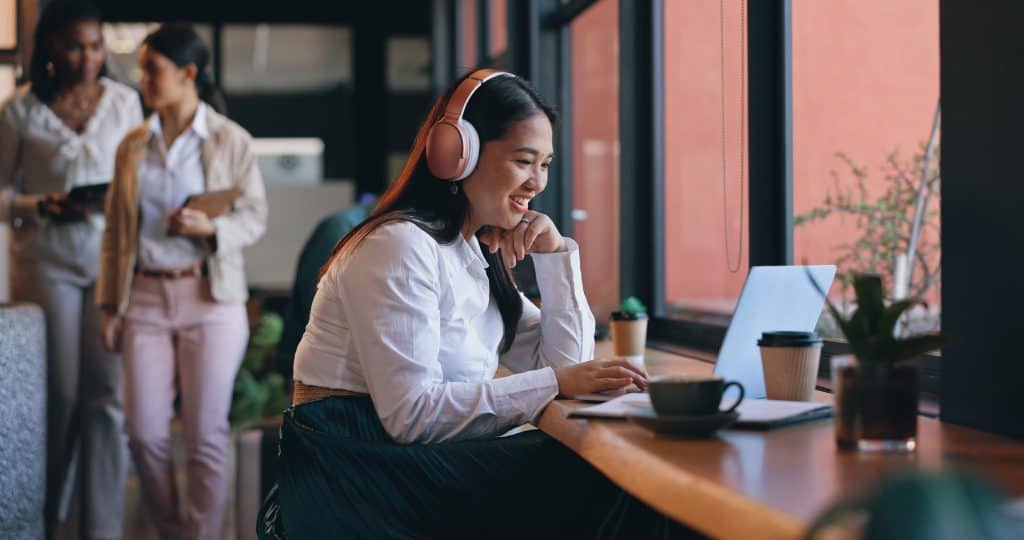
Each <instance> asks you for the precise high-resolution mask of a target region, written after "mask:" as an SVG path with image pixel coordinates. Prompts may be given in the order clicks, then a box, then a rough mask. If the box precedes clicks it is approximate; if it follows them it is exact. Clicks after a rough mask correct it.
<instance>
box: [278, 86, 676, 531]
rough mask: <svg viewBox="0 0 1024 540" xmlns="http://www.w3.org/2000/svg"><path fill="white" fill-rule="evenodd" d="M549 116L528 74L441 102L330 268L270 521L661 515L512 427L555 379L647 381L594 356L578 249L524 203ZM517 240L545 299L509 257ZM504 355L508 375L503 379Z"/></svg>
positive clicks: (479, 527) (309, 338)
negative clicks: (517, 275)
mask: <svg viewBox="0 0 1024 540" xmlns="http://www.w3.org/2000/svg"><path fill="white" fill-rule="evenodd" d="M556 120H557V117H556V114H555V112H554V110H553V109H552V108H551V107H550V106H549V105H548V104H547V103H546V102H545V101H544V99H543V98H542V97H541V96H540V95H539V94H538V93H537V91H536V90H535V89H534V88H533V87H532V86H531V85H530V84H529V83H527V82H526V81H524V80H523V79H521V78H518V77H515V76H514V75H511V74H508V73H502V72H492V71H489V70H481V71H477V72H474V73H472V74H470V75H469V76H467V77H466V78H464V79H462V80H461V81H460V82H459V83H458V84H457V85H456V86H455V87H454V88H452V89H451V90H449V92H447V93H446V95H445V96H444V97H442V98H441V99H439V100H438V101H437V103H436V104H435V105H434V107H433V110H432V111H431V112H430V116H429V117H428V118H427V120H426V121H425V122H424V123H423V125H422V126H421V128H420V130H419V133H418V134H417V136H416V140H415V142H414V144H413V148H412V151H411V153H410V155H409V158H408V161H407V162H406V165H405V168H404V170H403V171H402V173H401V176H400V177H399V178H398V179H397V181H396V182H395V183H394V184H393V185H392V187H391V188H390V189H388V191H387V192H386V193H385V194H384V195H383V196H382V197H381V199H380V202H379V203H378V205H377V207H376V209H375V210H374V212H373V213H372V214H371V216H370V217H369V218H368V219H367V220H366V221H364V222H363V223H361V224H360V225H359V226H357V227H356V228H355V229H353V230H352V231H351V232H350V233H349V234H348V235H347V236H345V237H344V238H343V239H342V240H341V242H340V243H339V244H338V246H337V247H336V248H335V252H334V255H333V256H332V258H331V260H330V261H329V262H328V263H327V264H326V265H325V266H324V269H323V271H322V273H321V277H320V281H319V286H318V290H317V294H316V297H315V299H314V301H313V307H312V312H311V315H310V320H309V324H308V325H307V327H306V332H305V335H304V336H303V338H302V341H301V342H300V344H299V347H298V349H297V351H296V353H295V371H294V373H295V390H294V396H293V404H294V407H293V408H291V409H289V410H288V411H287V412H286V414H285V418H284V424H283V427H282V429H281V437H282V438H281V446H280V452H281V455H280V471H279V472H280V476H279V483H278V486H277V487H276V488H275V491H274V492H272V494H271V496H270V497H268V500H267V502H266V504H265V506H264V511H263V515H262V518H261V525H260V527H259V529H260V532H261V536H262V537H263V538H285V537H287V538H331V537H339V538H340V537H345V538H391V537H402V538H412V537H415V538H422V537H426V538H453V537H454V538H463V537H472V538H493V537H503V538H527V537H529V538H537V537H559V538H564V537H592V536H594V535H598V534H604V535H613V536H614V535H617V534H620V533H621V534H629V535H630V537H636V536H637V535H640V536H643V535H645V534H647V532H649V531H653V530H654V529H653V528H657V527H661V526H663V525H664V523H663V522H662V521H661V520H659V519H657V515H656V514H654V513H653V511H650V510H649V509H647V508H646V507H643V506H642V505H641V504H640V503H638V502H637V501H636V500H635V499H632V498H631V497H629V496H627V495H625V494H624V493H623V492H621V491H619V490H618V489H617V488H615V487H614V486H612V485H611V484H610V483H609V482H608V481H607V480H606V479H605V478H604V477H603V476H602V475H601V474H600V473H598V472H597V471H596V470H594V469H592V468H591V467H590V466H589V465H588V464H586V463H585V462H583V461H582V460H581V459H580V458H579V457H578V456H576V455H575V454H573V453H572V452H571V451H569V450H568V449H566V448H565V447H563V446H561V445H560V444H559V443H558V442H556V441H555V440H553V439H551V438H550V437H548V436H547V435H545V434H544V433H542V432H540V431H536V430H534V431H527V432H522V433H518V434H514V435H511V434H509V433H508V432H509V431H510V430H513V429H514V428H517V427H518V426H521V425H523V424H526V423H529V422H536V421H537V420H538V418H539V416H540V414H541V412H542V411H543V410H544V408H545V406H546V405H547V404H548V403H549V402H550V401H551V400H552V399H554V398H555V397H556V396H558V395H562V396H573V395H578V394H583V393H588V392H594V391H600V390H608V389H616V388H622V387H625V386H627V385H629V384H636V385H637V386H639V387H641V388H644V387H645V386H646V384H647V375H646V373H645V372H644V371H643V370H642V369H641V368H637V367H634V366H633V365H631V364H630V363H628V362H626V361H624V360H592V359H591V358H592V356H593V352H594V339H593V335H594V319H593V316H592V315H591V313H590V310H589V307H588V305H587V299H586V297H585V296H584V294H583V284H582V278H581V276H580V260H579V248H578V246H577V245H576V243H575V242H573V241H572V240H571V239H568V238H565V237H563V236H562V235H561V234H559V232H558V230H557V229H556V228H555V225H554V223H552V221H551V219H549V218H548V216H546V215H544V214H541V213H539V212H535V211H533V210H530V208H529V203H530V200H531V199H533V198H534V197H536V196H537V195H538V194H540V193H541V192H542V191H543V190H544V188H545V187H546V186H547V176H548V167H549V165H550V163H551V160H552V159H553V127H554V125H555V123H556ZM527 254H530V255H531V256H532V257H533V260H534V265H535V268H536V274H537V281H538V285H539V287H540V291H541V295H542V298H543V301H542V305H541V307H540V309H538V308H536V307H535V306H534V305H533V304H531V303H530V302H529V301H527V300H526V299H525V297H524V296H523V295H522V294H521V293H520V292H519V291H518V290H517V287H516V285H515V283H514V282H513V281H512V278H511V276H510V272H509V268H510V267H513V266H515V265H516V262H517V261H521V260H522V259H523V258H524V257H525V256H526V255H527ZM499 364H502V365H504V366H506V367H507V368H509V369H510V370H511V371H512V372H513V374H512V375H510V376H507V377H502V378H497V379H495V378H494V375H495V371H496V369H497V368H498V365H499ZM503 434H504V435H506V436H504V437H503ZM627 509H628V510H630V511H629V512H626V510H627ZM637 518H639V519H637ZM652 527H653V528H652Z"/></svg>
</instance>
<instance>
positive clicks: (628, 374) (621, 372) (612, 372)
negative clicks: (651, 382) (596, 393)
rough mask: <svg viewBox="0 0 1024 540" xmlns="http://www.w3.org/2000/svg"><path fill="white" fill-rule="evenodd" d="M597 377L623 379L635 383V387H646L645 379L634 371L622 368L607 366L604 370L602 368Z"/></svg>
mask: <svg viewBox="0 0 1024 540" xmlns="http://www.w3.org/2000/svg"><path fill="white" fill-rule="evenodd" d="M597 377H598V378H616V379H621V378H625V379H629V380H630V381H632V382H634V383H636V385H637V386H639V387H641V388H642V387H644V386H646V385H647V377H644V376H643V375H641V374H639V373H637V372H635V371H632V370H629V369H626V368H624V367H622V366H609V367H606V368H602V369H601V370H599V371H598V372H597Z"/></svg>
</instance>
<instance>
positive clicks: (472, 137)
mask: <svg viewBox="0 0 1024 540" xmlns="http://www.w3.org/2000/svg"><path fill="white" fill-rule="evenodd" d="M459 129H460V130H462V134H463V140H464V141H466V166H465V168H463V169H462V174H460V175H459V176H458V177H456V178H455V180H456V181H458V180H465V179H466V177H467V176H469V175H470V174H473V171H474V170H476V164H477V161H479V159H480V134H479V133H477V132H476V128H475V127H473V124H471V123H469V120H466V119H465V118H462V119H459Z"/></svg>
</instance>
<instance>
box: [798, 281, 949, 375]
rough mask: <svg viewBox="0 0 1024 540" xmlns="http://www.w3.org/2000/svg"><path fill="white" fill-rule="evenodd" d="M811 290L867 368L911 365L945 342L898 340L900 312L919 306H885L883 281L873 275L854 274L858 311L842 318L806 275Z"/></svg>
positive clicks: (911, 302)
mask: <svg viewBox="0 0 1024 540" xmlns="http://www.w3.org/2000/svg"><path fill="white" fill-rule="evenodd" d="M808 278H809V279H810V280H811V283H812V284H813V285H814V287H815V288H816V289H817V290H818V292H819V293H821V295H822V296H824V297H825V302H826V303H827V304H828V309H829V311H830V312H831V313H832V317H833V318H834V319H835V321H836V324H837V325H838V326H839V329H840V330H841V331H842V333H843V336H844V337H845V338H846V341H847V342H849V344H850V349H851V350H852V351H853V355H854V356H856V357H857V359H858V360H859V361H860V362H861V363H862V364H863V365H865V366H867V367H891V366H892V365H894V364H896V363H899V362H912V361H915V360H917V359H918V358H919V357H920V356H921V355H923V354H924V353H927V352H929V351H933V350H935V349H938V348H940V347H942V346H943V345H945V344H946V343H947V342H948V340H947V339H946V338H945V336H942V335H940V334H925V335H918V336H911V337H905V338H901V337H897V336H896V325H897V324H898V323H899V320H900V317H901V316H903V313H904V312H905V311H907V310H908V309H910V308H911V307H913V306H915V305H917V304H919V303H921V301H920V300H919V299H916V298H908V299H903V300H897V301H895V302H892V303H890V304H889V305H885V290H884V287H883V286H882V278H881V277H879V276H877V275H874V274H857V275H855V276H854V278H853V290H854V292H855V293H856V296H857V309H856V310H855V311H854V312H853V314H852V315H851V316H850V317H844V316H843V314H842V313H841V312H840V311H839V309H838V308H836V306H835V305H834V304H832V302H831V301H830V300H829V299H828V295H827V294H826V293H825V291H823V290H822V289H821V286H820V285H819V284H818V283H817V282H816V281H815V280H814V278H813V277H812V276H811V275H810V273H808Z"/></svg>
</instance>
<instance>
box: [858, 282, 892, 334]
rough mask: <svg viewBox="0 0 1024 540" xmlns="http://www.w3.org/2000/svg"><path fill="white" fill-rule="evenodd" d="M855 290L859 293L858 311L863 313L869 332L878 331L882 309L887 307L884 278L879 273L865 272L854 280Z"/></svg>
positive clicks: (864, 322) (859, 313) (864, 323)
mask: <svg viewBox="0 0 1024 540" xmlns="http://www.w3.org/2000/svg"><path fill="white" fill-rule="evenodd" d="M853 290H854V292H855V294H856V295H857V313H856V315H861V314H863V322H862V323H861V324H863V325H864V326H865V328H866V329H867V333H868V334H872V333H875V332H877V329H878V324H879V321H880V319H881V317H882V311H883V310H884V309H885V304H884V298H885V293H884V292H883V290H882V278H881V277H879V276H877V275H872V274H864V275H860V276H857V278H855V279H854V280H853Z"/></svg>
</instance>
